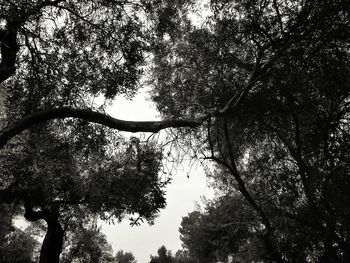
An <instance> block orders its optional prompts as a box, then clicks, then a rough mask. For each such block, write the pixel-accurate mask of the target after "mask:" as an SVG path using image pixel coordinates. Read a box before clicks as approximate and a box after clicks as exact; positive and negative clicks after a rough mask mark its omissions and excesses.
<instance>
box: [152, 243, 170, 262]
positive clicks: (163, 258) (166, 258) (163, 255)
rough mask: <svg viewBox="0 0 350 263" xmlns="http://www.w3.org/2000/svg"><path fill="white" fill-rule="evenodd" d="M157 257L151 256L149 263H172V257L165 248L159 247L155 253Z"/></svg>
mask: <svg viewBox="0 0 350 263" xmlns="http://www.w3.org/2000/svg"><path fill="white" fill-rule="evenodd" d="M157 254H158V256H151V261H150V263H172V262H173V257H172V255H171V251H170V250H167V249H166V247H165V246H161V247H160V248H159V249H158V251H157Z"/></svg>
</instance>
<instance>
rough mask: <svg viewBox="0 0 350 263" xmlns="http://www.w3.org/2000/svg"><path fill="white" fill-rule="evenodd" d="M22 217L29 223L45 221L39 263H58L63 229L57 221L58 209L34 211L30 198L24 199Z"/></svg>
mask: <svg viewBox="0 0 350 263" xmlns="http://www.w3.org/2000/svg"><path fill="white" fill-rule="evenodd" d="M24 207H25V214H24V217H25V218H26V219H27V220H29V221H32V222H33V221H37V220H40V219H43V220H45V222H46V223H47V231H46V235H45V238H44V241H43V244H42V246H41V251H40V260H39V263H59V260H60V254H61V252H62V246H63V235H64V231H63V228H62V226H61V224H60V222H59V220H58V218H59V215H60V213H59V208H58V207H53V208H51V209H43V210H39V211H34V210H33V206H32V204H31V200H30V198H25V199H24Z"/></svg>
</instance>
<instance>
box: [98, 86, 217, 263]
mask: <svg viewBox="0 0 350 263" xmlns="http://www.w3.org/2000/svg"><path fill="white" fill-rule="evenodd" d="M147 97H148V94H147V92H146V91H144V90H143V91H141V92H140V93H139V94H138V95H137V96H136V97H134V99H133V100H132V101H130V100H126V99H124V98H118V99H116V100H115V102H114V103H113V105H112V106H111V107H109V109H108V113H109V114H110V115H111V116H113V117H115V118H119V119H124V120H133V121H148V120H159V119H160V118H159V113H157V111H156V109H155V107H154V106H153V105H152V103H151V101H150V100H149V99H147ZM130 135H135V134H126V136H130ZM189 170H190V169H189V168H188V166H187V165H186V164H185V165H182V167H179V168H178V169H176V172H175V173H174V174H173V176H172V183H171V184H170V185H168V186H167V193H166V199H167V206H166V208H165V209H163V210H161V212H160V216H159V217H158V218H157V219H156V220H155V223H154V225H152V226H150V225H149V224H148V223H147V222H145V223H143V224H142V225H141V226H134V227H131V226H130V225H129V221H128V220H124V221H123V222H121V223H120V224H118V223H117V224H115V225H108V224H103V225H102V232H103V233H104V234H106V236H107V240H108V242H109V243H110V244H111V245H112V247H113V250H114V253H116V252H117V251H118V250H120V249H122V250H124V251H127V252H132V253H133V255H134V256H135V258H136V260H137V262H138V263H148V262H149V261H150V255H151V254H152V255H157V250H158V248H159V247H161V246H162V245H165V247H166V248H167V249H170V250H171V251H172V252H173V254H175V252H176V251H177V250H178V249H180V248H181V241H180V233H179V231H178V230H179V227H180V224H181V220H182V217H183V216H186V215H187V214H188V213H189V212H191V211H193V210H194V209H195V207H196V205H197V204H200V203H201V197H202V196H205V197H206V198H211V197H213V195H214V193H213V190H212V189H210V188H209V187H208V184H207V180H206V177H205V174H204V171H203V169H202V167H201V166H200V165H198V166H196V167H194V168H192V169H191V171H190V173H189V177H188V176H187V172H188V171H189Z"/></svg>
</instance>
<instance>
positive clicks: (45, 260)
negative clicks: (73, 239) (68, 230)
mask: <svg viewBox="0 0 350 263" xmlns="http://www.w3.org/2000/svg"><path fill="white" fill-rule="evenodd" d="M46 222H47V232H46V235H45V238H44V242H43V244H42V246H41V251H40V261H39V263H59V259H60V254H61V252H62V246H63V229H62V226H61V224H60V222H59V221H58V218H57V217H50V218H48V220H46Z"/></svg>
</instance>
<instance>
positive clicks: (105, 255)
mask: <svg viewBox="0 0 350 263" xmlns="http://www.w3.org/2000/svg"><path fill="white" fill-rule="evenodd" d="M111 251H112V248H111V245H110V244H109V243H108V242H107V240H106V236H105V235H104V234H102V233H101V232H100V229H99V228H98V227H97V226H96V225H95V224H94V223H88V225H86V226H84V225H80V226H79V227H78V228H75V229H74V231H72V232H71V233H70V234H69V235H67V238H66V242H65V249H64V251H63V253H62V257H61V262H63V263H65V262H67V263H68V262H69V263H70V262H96V263H99V262H101V263H102V262H103V263H105V262H114V261H113V257H112V254H111Z"/></svg>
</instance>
